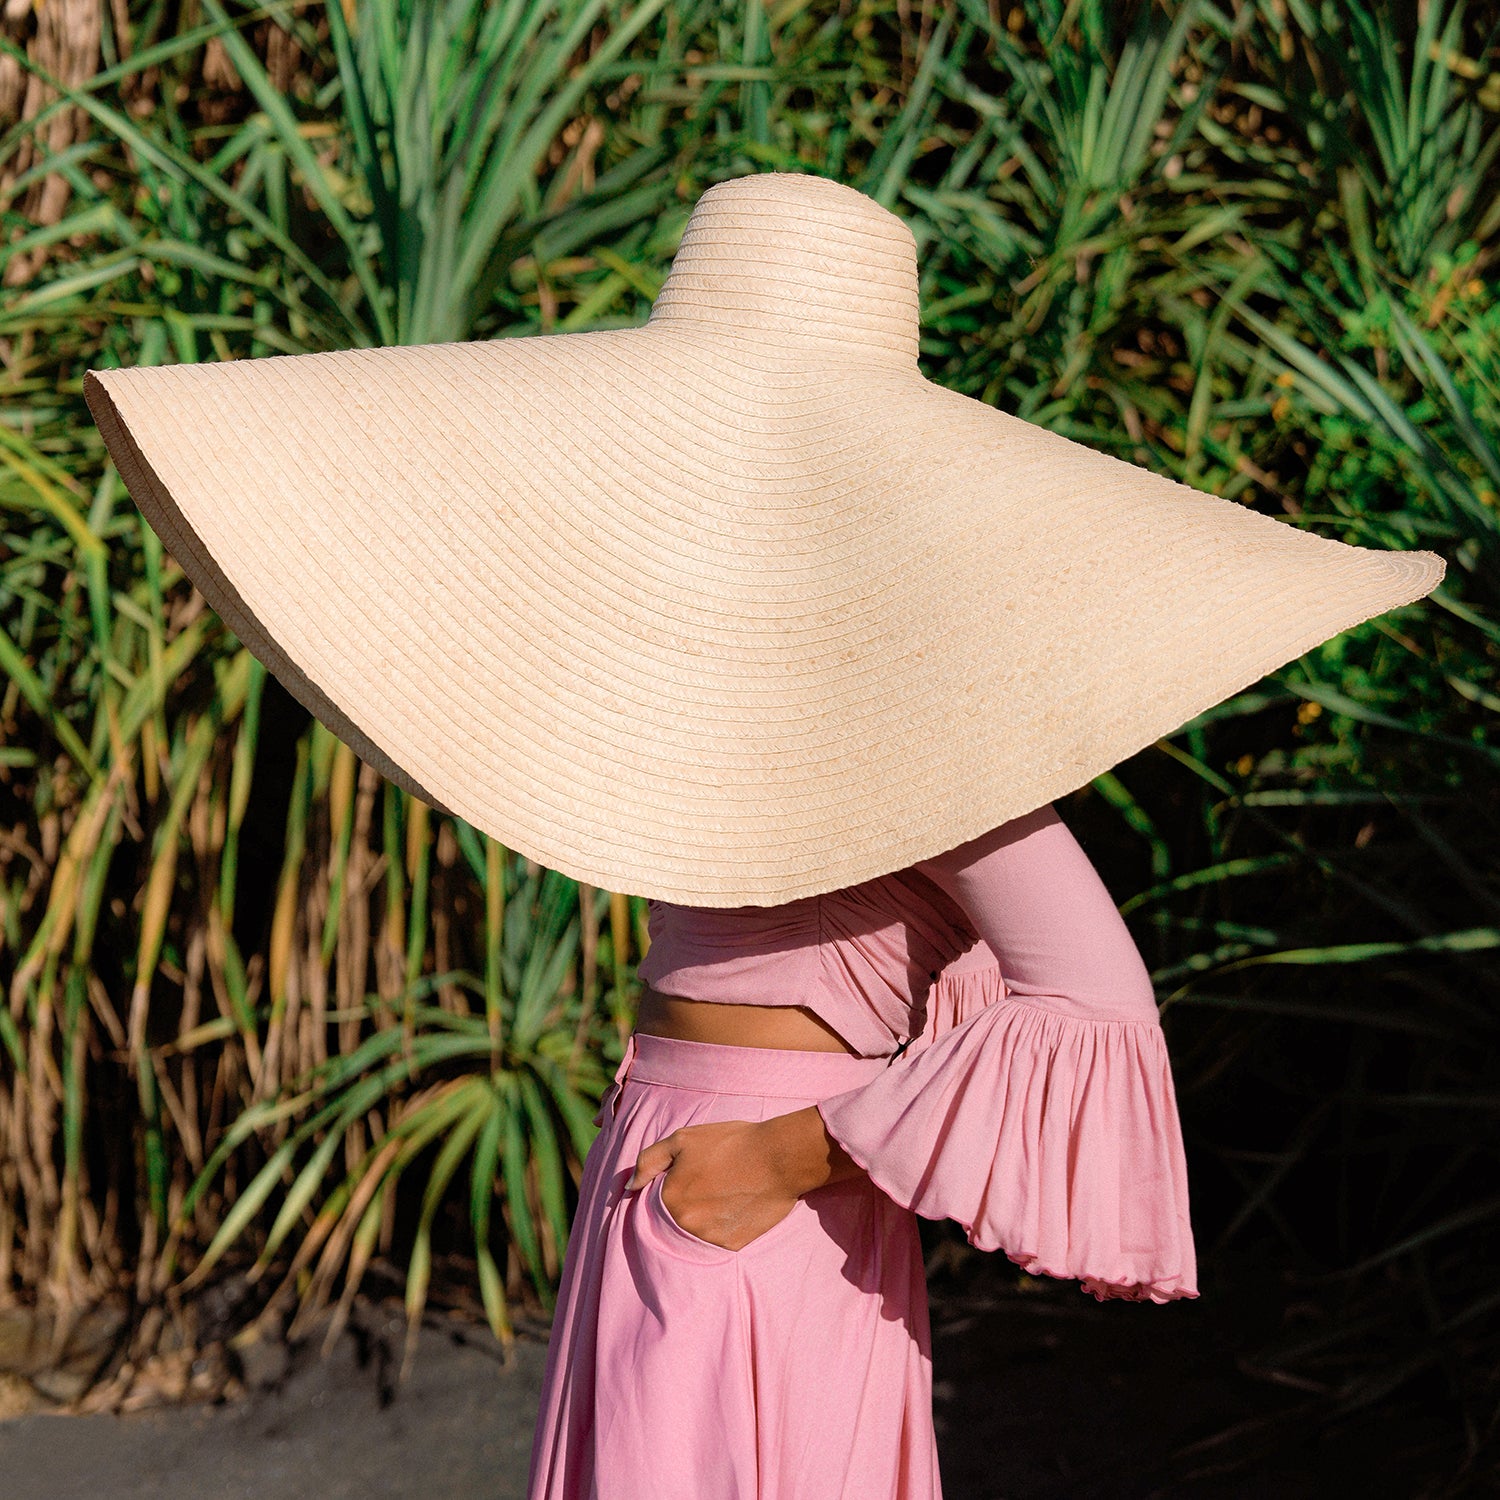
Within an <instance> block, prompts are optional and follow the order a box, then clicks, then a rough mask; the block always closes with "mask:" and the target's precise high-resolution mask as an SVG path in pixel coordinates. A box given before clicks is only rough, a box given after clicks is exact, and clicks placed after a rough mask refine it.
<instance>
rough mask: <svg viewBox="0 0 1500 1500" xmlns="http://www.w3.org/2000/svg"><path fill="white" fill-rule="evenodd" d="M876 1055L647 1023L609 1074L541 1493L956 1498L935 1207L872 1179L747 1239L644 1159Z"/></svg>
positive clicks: (571, 1266) (874, 1064)
mask: <svg viewBox="0 0 1500 1500" xmlns="http://www.w3.org/2000/svg"><path fill="white" fill-rule="evenodd" d="M883 1067H884V1063H883V1062H882V1060H880V1059H878V1058H860V1057H852V1056H850V1055H848V1054H847V1053H836V1052H783V1051H777V1050H771V1049H767V1048H755V1047H721V1046H711V1045H708V1044H705V1043H702V1042H683V1041H675V1040H669V1039H666V1038H662V1037H654V1036H645V1035H637V1036H634V1037H632V1038H631V1040H630V1043H629V1045H628V1047H627V1050H626V1056H625V1061H624V1062H623V1063H622V1064H621V1067H620V1071H619V1073H618V1074H617V1075H616V1082H615V1085H614V1086H613V1087H612V1088H611V1089H610V1091H609V1092H608V1093H607V1094H606V1096H605V1099H604V1104H603V1107H602V1108H601V1110H600V1113H599V1121H600V1123H601V1124H602V1126H603V1128H602V1130H601V1132H600V1134H599V1136H598V1137H597V1138H596V1140H595V1142H594V1145H593V1147H592V1148H591V1150H590V1151H589V1154H588V1158H587V1161H586V1162H585V1166H584V1178H583V1184H582V1191H581V1196H580V1202H579V1208H578V1214H577V1216H576V1218H575V1221H574V1226H573V1231H572V1236H571V1238H570V1240H569V1244H568V1253H567V1258H566V1260H565V1262H564V1268H563V1277H562V1284H561V1289H560V1295H559V1300H558V1306H557V1312H556V1315H555V1317H554V1321H553V1328H552V1336H551V1339H550V1341H549V1344H548V1351H547V1368H546V1373H545V1376H544V1379H543V1388H542V1399H541V1407H540V1410H539V1413H538V1418H537V1427H536V1435H535V1438H534V1441H533V1444H532V1454H531V1479H530V1486H529V1488H528V1490H527V1494H528V1497H529V1500H585V1497H588V1500H940V1496H941V1489H940V1486H939V1479H938V1466H937V1450H936V1445H935V1442H934V1437H933V1430H932V1420H931V1411H932V1360H931V1352H930V1350H931V1345H930V1340H929V1333H928V1322H927V1299H926V1285H925V1282H924V1280H923V1269H922V1255H921V1246H920V1242H919V1239H918V1235H917V1230H916V1219H915V1218H914V1216H913V1215H912V1214H911V1213H910V1212H909V1211H908V1210H906V1209H903V1208H900V1207H898V1206H897V1205H896V1204H894V1203H893V1202H891V1200H890V1199H889V1198H888V1197H886V1196H885V1194H883V1193H882V1192H880V1190H879V1189H878V1188H876V1187H875V1186H873V1185H872V1184H871V1183H870V1181H869V1180H868V1179H865V1178H854V1179H851V1180H849V1181H847V1182H841V1183H835V1184H832V1185H830V1186H828V1187H823V1188H819V1189H818V1190H816V1191H815V1192H812V1193H808V1194H806V1195H805V1196H804V1197H802V1198H800V1199H798V1201H797V1203H796V1205H795V1206H794V1207H793V1208H792V1210H791V1212H790V1213H789V1214H788V1215H787V1216H786V1217H785V1218H783V1219H782V1220H781V1221H780V1222H779V1223H777V1224H775V1225H774V1226H773V1227H772V1228H771V1229H769V1230H768V1231H767V1232H766V1233H764V1234H762V1235H760V1236H759V1237H758V1238H757V1239H754V1240H752V1241H751V1242H750V1243H749V1244H748V1245H746V1246H745V1247H744V1248H742V1249H740V1250H725V1249H723V1248H722V1247H720V1246H718V1245H714V1244H711V1243H710V1242H709V1241H707V1240H703V1239H699V1238H698V1236H696V1235H694V1234H692V1233H690V1232H689V1231H688V1230H686V1229H683V1228H682V1227H681V1226H680V1225H678V1223H677V1221H676V1220H675V1219H673V1218H672V1216H671V1214H670V1213H669V1212H668V1210H667V1208H666V1206H665V1204H664V1203H663V1202H662V1196H661V1189H662V1185H663V1183H664V1181H665V1175H663V1176H658V1177H656V1178H655V1179H653V1181H652V1182H651V1183H650V1184H649V1185H648V1186H647V1187H645V1188H643V1189H641V1190H639V1191H637V1192H627V1191H626V1189H625V1184H626V1182H627V1181H628V1180H629V1178H630V1174H631V1172H632V1170H633V1169H634V1167H635V1161H636V1158H637V1157H638V1156H639V1155H640V1153H641V1152H642V1151H643V1150H644V1149H645V1148H646V1147H647V1146H649V1145H650V1144H651V1143H652V1142H653V1141H657V1140H660V1139H661V1138H662V1137H663V1136H666V1135H669V1134H671V1132H672V1131H673V1130H676V1129H677V1128H678V1127H679V1126H683V1125H695V1124H701V1123H703V1122H705V1121H709V1120H761V1119H766V1118H769V1117H770V1116H772V1115H777V1114H783V1113H787V1112H789V1111H791V1110H795V1109H802V1108H805V1107H806V1106H807V1105H809V1104H815V1103H817V1102H818V1100H820V1099H822V1098H825V1097H827V1096H828V1095H829V1094H831V1093H834V1092H837V1091H839V1090H842V1089H845V1088H847V1087H849V1086H850V1085H851V1084H852V1085H855V1086H857V1085H858V1084H859V1083H860V1082H862V1081H867V1080H869V1079H870V1078H872V1077H874V1076H875V1075H876V1074H877V1073H878V1072H879V1071H880V1070H881V1069H882V1068H883Z"/></svg>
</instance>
